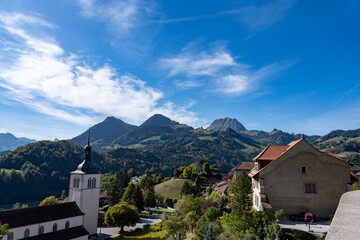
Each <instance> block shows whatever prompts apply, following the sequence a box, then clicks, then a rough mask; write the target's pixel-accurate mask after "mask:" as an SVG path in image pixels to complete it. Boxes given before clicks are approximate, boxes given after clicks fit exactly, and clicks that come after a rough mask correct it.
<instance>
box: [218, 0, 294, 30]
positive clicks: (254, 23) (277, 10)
mask: <svg viewBox="0 0 360 240" xmlns="http://www.w3.org/2000/svg"><path fill="white" fill-rule="evenodd" d="M295 2H296V1H295V0H277V1H273V2H268V3H266V4H264V5H261V6H250V7H243V8H238V9H234V10H231V11H228V12H225V13H226V14H234V15H235V17H236V18H237V19H238V20H239V21H240V22H242V23H243V24H244V25H245V26H246V27H248V28H250V29H252V30H255V31H257V32H260V31H263V30H265V29H267V28H269V27H270V26H272V25H273V24H275V23H277V22H279V21H281V20H282V19H283V18H284V17H285V15H286V14H287V11H288V10H289V9H290V8H291V7H292V6H293V5H294V4H295Z"/></svg>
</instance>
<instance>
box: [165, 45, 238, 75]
mask: <svg viewBox="0 0 360 240" xmlns="http://www.w3.org/2000/svg"><path fill="white" fill-rule="evenodd" d="M160 65H161V66H162V67H163V68H165V69H169V70H170V73H169V76H174V75H177V74H186V75H188V76H191V75H198V76H201V75H210V76H211V75H214V74H215V73H216V72H218V71H219V70H220V69H222V68H225V67H229V66H235V65H237V64H236V62H235V60H234V58H233V57H232V56H231V55H230V54H229V53H227V52H225V51H224V50H222V49H220V50H216V51H214V52H212V53H206V52H202V53H199V54H196V55H195V54H192V53H190V52H187V51H185V52H184V53H181V54H180V55H178V56H176V57H174V58H164V59H161V60H160Z"/></svg>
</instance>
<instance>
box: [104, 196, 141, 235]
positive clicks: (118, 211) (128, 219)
mask: <svg viewBox="0 0 360 240" xmlns="http://www.w3.org/2000/svg"><path fill="white" fill-rule="evenodd" d="M139 221H140V217H139V215H138V209H137V208H136V207H135V206H133V205H128V204H127V203H125V202H120V203H118V204H116V205H114V206H112V207H109V209H108V210H107V211H106V213H105V223H106V224H107V225H110V226H115V227H120V229H121V232H123V231H124V226H135V224H136V223H138V222H139Z"/></svg>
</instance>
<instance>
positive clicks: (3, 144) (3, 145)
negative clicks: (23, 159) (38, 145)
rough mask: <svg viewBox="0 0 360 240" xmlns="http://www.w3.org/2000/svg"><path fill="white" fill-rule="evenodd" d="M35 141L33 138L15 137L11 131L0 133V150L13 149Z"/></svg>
mask: <svg viewBox="0 0 360 240" xmlns="http://www.w3.org/2000/svg"><path fill="white" fill-rule="evenodd" d="M33 142H36V140H35V139H29V138H24V137H21V138H17V137H15V136H14V135H13V134H11V133H0V151H7V150H11V151H12V150H15V149H16V148H17V147H20V146H23V145H25V144H28V143H33Z"/></svg>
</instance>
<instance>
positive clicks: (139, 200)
mask: <svg viewBox="0 0 360 240" xmlns="http://www.w3.org/2000/svg"><path fill="white" fill-rule="evenodd" d="M122 200H123V201H126V202H129V203H132V204H134V205H135V206H136V207H137V208H138V210H139V211H142V210H144V197H143V194H142V191H141V188H140V187H139V186H138V185H136V184H134V183H130V184H129V186H128V187H127V188H126V191H125V193H124V195H123V197H122Z"/></svg>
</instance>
